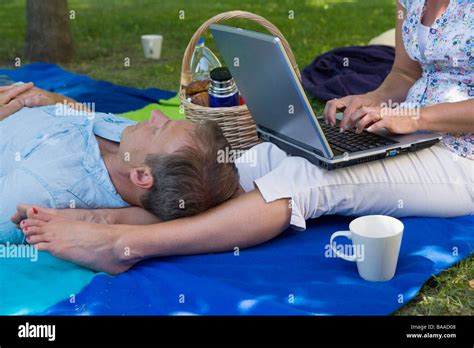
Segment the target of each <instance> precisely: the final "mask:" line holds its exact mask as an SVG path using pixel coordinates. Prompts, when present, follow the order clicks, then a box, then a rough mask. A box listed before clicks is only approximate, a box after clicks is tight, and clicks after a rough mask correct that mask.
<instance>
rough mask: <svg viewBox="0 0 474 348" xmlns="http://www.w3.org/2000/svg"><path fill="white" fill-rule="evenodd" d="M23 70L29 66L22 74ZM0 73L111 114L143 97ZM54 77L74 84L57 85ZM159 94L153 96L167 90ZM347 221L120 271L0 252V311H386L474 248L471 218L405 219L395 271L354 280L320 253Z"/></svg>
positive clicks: (57, 72)
mask: <svg viewBox="0 0 474 348" xmlns="http://www.w3.org/2000/svg"><path fill="white" fill-rule="evenodd" d="M39 67H42V68H41V69H40V68H39ZM22 71H23V72H24V73H21V72H22ZM28 71H33V72H35V73H34V74H33V75H30V78H26V77H27V74H26V72H28ZM41 71H49V73H48V74H46V73H43V72H41ZM0 74H5V75H8V76H10V77H11V78H13V79H14V80H24V81H31V80H32V81H34V82H35V83H36V84H37V85H38V86H39V87H42V88H46V89H50V90H53V91H57V92H60V93H64V94H66V95H68V96H70V97H73V98H75V99H78V100H80V101H81V100H83V99H81V98H80V97H78V96H80V95H86V96H87V95H88V96H90V97H91V98H93V97H94V96H98V97H99V99H100V98H102V99H101V100H102V102H103V104H102V105H105V107H106V108H109V109H102V110H103V111H109V112H110V111H112V110H113V108H114V107H116V108H117V109H120V112H125V111H130V110H133V108H135V107H137V104H134V103H133V102H130V100H135V101H137V100H138V101H140V103H146V98H147V97H146V96H147V95H148V94H147V93H148V92H146V91H140V90H136V89H133V88H132V89H130V88H128V87H121V86H115V85H113V84H110V83H108V82H103V83H102V82H100V81H94V80H92V79H90V78H88V77H86V76H81V75H76V74H73V73H70V72H67V71H64V70H62V69H60V68H59V67H57V66H54V65H50V64H41V65H40V64H32V65H29V66H25V67H23V68H21V69H16V70H14V71H10V70H0ZM60 76H66V77H67V78H66V80H68V81H77V82H76V83H77V84H78V85H74V83H72V82H70V83H68V84H64V79H63V78H60ZM81 81H84V84H85V85H86V86H82V83H83V82H81ZM62 86H63V87H62ZM62 88H64V90H65V92H64V91H63V90H62ZM77 91H83V92H81V93H78V94H75V93H76V92H77ZM131 91H133V92H131ZM158 91H159V90H158ZM155 92H156V91H155ZM155 92H153V93H155ZM156 93H158V92H156ZM167 93H169V95H167V96H164V95H163V96H160V97H158V96H157V95H154V96H153V97H152V99H154V100H155V99H156V98H163V97H169V96H172V95H174V93H172V92H167ZM111 95H113V96H111ZM108 96H109V97H110V98H111V99H107V98H108ZM131 96H133V97H131ZM91 100H92V101H95V99H91ZM112 100H113V103H111V104H107V103H108V102H109V101H112ZM85 101H90V100H85ZM113 104H114V105H113ZM107 105H109V106H107ZM97 109H98V108H97ZM115 112H119V111H115ZM351 219H352V218H350V217H342V216H327V217H322V218H320V219H317V220H313V221H310V222H309V223H308V229H307V230H306V231H304V232H295V231H293V230H291V229H288V230H287V231H285V232H284V233H282V234H281V235H280V236H279V237H278V238H275V239H274V240H272V241H270V242H267V243H265V244H263V245H260V246H257V247H254V248H251V249H246V250H240V251H239V253H238V254H237V253H235V252H228V253H222V254H208V255H195V256H183V257H167V258H159V259H152V260H148V261H144V262H142V263H140V264H138V265H136V266H135V267H133V268H132V269H131V270H129V271H128V272H126V273H124V274H121V275H118V276H109V275H106V274H103V273H94V272H91V271H89V270H85V269H83V268H81V267H79V266H76V265H73V264H70V263H66V262H64V261H61V260H58V259H55V258H54V257H52V256H50V255H45V253H40V254H39V255H38V260H36V261H34V262H31V261H30V260H25V259H16V258H7V257H5V256H3V257H0V314H47V315H84V314H95V315H122V314H143V315H156V314H176V315H180V314H182V315H187V314H189V315H191V314H209V315H219V314H236V315H254V314H256V315H258V314H268V315H276V314H279V315H315V314H316V315H333V314H343V315H353V314H381V315H386V314H390V313H392V312H393V311H395V310H396V309H398V308H400V307H402V306H403V305H404V304H406V303H407V302H408V301H410V300H411V299H413V297H414V296H415V295H416V294H417V292H418V291H419V289H420V288H421V286H422V285H423V283H424V282H425V281H426V280H428V279H429V278H430V277H431V276H432V275H434V274H438V273H440V272H441V271H443V270H444V269H446V268H448V267H449V266H451V265H453V264H454V263H456V262H458V261H460V260H462V259H464V258H466V257H468V256H469V255H471V254H472V252H473V248H474V216H466V217H458V218H452V219H444V218H405V219H402V221H403V223H404V224H405V232H404V236H403V241H402V247H401V252H400V260H399V264H398V269H397V273H396V275H395V277H394V278H393V279H392V280H391V281H389V282H385V283H371V282H367V281H364V280H362V279H361V278H360V277H359V275H358V273H357V268H356V265H355V264H353V263H350V262H347V261H344V260H341V259H337V258H327V257H325V251H326V248H327V243H328V242H329V237H330V235H331V233H333V232H334V231H339V230H346V229H347V228H348V225H349V222H350V221H351ZM223 233H225V231H223ZM342 241H343V240H340V242H342ZM1 252H2V249H0V255H2V254H1ZM38 299H41V300H40V301H39V300H38Z"/></svg>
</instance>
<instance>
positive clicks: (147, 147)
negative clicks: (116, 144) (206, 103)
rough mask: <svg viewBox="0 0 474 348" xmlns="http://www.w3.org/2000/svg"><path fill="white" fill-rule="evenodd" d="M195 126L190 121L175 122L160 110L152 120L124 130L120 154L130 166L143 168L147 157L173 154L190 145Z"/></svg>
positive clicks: (154, 114) (151, 117)
mask: <svg viewBox="0 0 474 348" xmlns="http://www.w3.org/2000/svg"><path fill="white" fill-rule="evenodd" d="M194 127H195V125H194V124H193V123H191V122H188V121H175V120H171V119H169V118H168V117H166V116H165V115H164V114H162V113H161V112H159V111H158V110H154V111H153V112H152V113H151V116H150V119H149V120H148V121H145V122H141V123H137V124H136V125H134V126H129V127H127V128H125V129H124V131H123V133H122V139H121V140H120V148H119V153H120V155H121V157H122V160H123V161H125V162H126V164H128V165H129V166H132V167H135V166H141V165H143V163H145V158H146V156H147V155H150V154H154V155H159V154H165V153H173V152H174V151H176V150H178V149H179V148H181V147H182V146H183V145H186V144H188V143H189V139H190V138H189V137H190V134H191V131H192V130H193V129H194Z"/></svg>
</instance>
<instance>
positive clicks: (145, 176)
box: [119, 112, 239, 220]
mask: <svg viewBox="0 0 474 348" xmlns="http://www.w3.org/2000/svg"><path fill="white" fill-rule="evenodd" d="M226 147H230V145H229V143H228V142H227V140H226V139H225V137H224V135H223V133H222V131H221V129H220V128H219V126H218V125H217V124H216V123H214V122H204V123H201V124H195V123H191V122H187V121H174V120H170V119H169V118H167V117H166V116H164V115H163V114H161V113H159V112H153V113H152V116H151V118H150V120H148V121H146V122H142V123H139V124H137V125H136V126H132V127H127V128H126V129H125V131H124V132H123V135H122V139H121V142H120V148H119V155H120V157H121V158H122V159H123V161H124V162H125V163H126V165H127V167H128V168H129V178H130V181H131V182H132V184H133V185H135V186H136V188H137V190H139V192H140V201H141V204H142V206H143V207H144V208H145V209H147V210H148V211H150V212H152V213H154V214H155V215H157V216H158V217H159V218H161V219H162V220H171V219H175V218H179V217H185V216H190V215H194V214H197V213H200V212H202V211H205V210H207V209H209V208H211V207H214V206H216V205H218V204H220V203H222V202H223V201H225V200H227V199H229V198H230V197H232V195H234V193H235V192H236V191H237V190H238V188H239V176H238V172H237V168H236V167H235V165H234V164H233V163H219V161H218V154H219V151H220V150H225V148H226Z"/></svg>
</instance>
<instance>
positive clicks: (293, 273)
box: [44, 216, 474, 315]
mask: <svg viewBox="0 0 474 348" xmlns="http://www.w3.org/2000/svg"><path fill="white" fill-rule="evenodd" d="M350 221H351V218H348V217H340V216H329V217H324V218H320V219H318V220H313V221H311V222H309V225H308V229H307V230H306V231H305V232H294V231H292V230H288V231H286V232H285V233H283V234H282V235H281V236H280V237H278V238H276V239H274V240H272V241H270V242H268V243H266V244H263V245H260V246H258V247H255V248H251V249H247V250H241V251H240V255H239V256H235V255H234V253H232V252H229V253H223V254H210V255H197V256H183V257H168V258H161V259H154V260H148V261H145V262H142V263H140V264H139V265H137V266H135V267H134V268H132V269H131V270H130V271H128V272H126V273H124V274H122V275H118V276H113V277H111V276H108V275H104V274H100V275H98V276H96V277H95V278H94V279H93V280H92V282H91V283H90V284H89V285H88V286H86V287H85V288H84V289H83V290H82V292H81V293H79V294H78V295H77V296H76V299H75V303H73V304H71V303H70V302H69V301H68V300H65V301H63V302H61V303H58V304H57V305H55V306H53V307H52V308H50V309H49V310H48V311H47V312H46V313H44V314H50V315H74V314H77V315H84V314H96V315H122V314H142V315H156V314H166V315H167V314H204V315H227V314H229V315H246V314H257V315H258V314H263V315H265V314H268V315H274V314H281V315H312V314H320V315H331V314H339V315H356V314H359V315H369V314H378V315H384V314H390V313H392V312H393V311H395V310H396V309H398V308H400V307H401V306H403V305H404V304H406V303H407V302H408V301H410V300H411V299H412V298H413V297H414V296H415V295H416V294H417V292H418V291H419V289H420V287H421V286H422V284H423V283H424V282H425V281H426V280H427V279H429V278H430V277H431V275H433V274H438V273H439V272H441V271H442V270H443V269H445V268H447V267H449V266H451V265H453V264H454V263H456V262H458V261H460V260H462V259H463V258H465V257H467V256H468V255H470V254H471V253H472V251H473V248H474V216H469V217H459V218H453V219H442V218H405V219H402V221H403V223H404V224H405V232H404V236H403V241H402V247H401V252H400V259H399V264H398V269H397V273H396V275H395V277H394V279H392V280H391V281H389V282H384V283H372V282H367V281H364V280H362V279H361V278H360V277H359V275H358V273H357V268H356V265H355V264H354V263H350V262H347V261H344V260H341V259H336V258H326V257H325V256H324V252H325V246H326V245H327V243H328V242H329V237H330V235H331V233H333V232H335V231H339V230H347V228H348V224H349V222H350ZM223 232H225V231H223ZM341 242H342V241H341ZM181 295H184V298H183V297H180V296H181ZM180 299H181V302H183V300H184V303H181V302H180ZM292 300H294V301H292Z"/></svg>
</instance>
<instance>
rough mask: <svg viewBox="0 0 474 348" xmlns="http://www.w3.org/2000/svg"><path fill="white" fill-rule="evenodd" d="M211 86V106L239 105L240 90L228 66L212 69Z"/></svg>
mask: <svg viewBox="0 0 474 348" xmlns="http://www.w3.org/2000/svg"><path fill="white" fill-rule="evenodd" d="M210 75H211V85H210V86H209V106H210V107H211V108H221V107H230V106H237V105H239V103H240V102H239V91H238V90H237V85H236V84H235V81H234V79H233V78H232V75H231V74H230V71H229V69H227V68H226V67H220V68H215V69H213V70H211V74H210Z"/></svg>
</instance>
